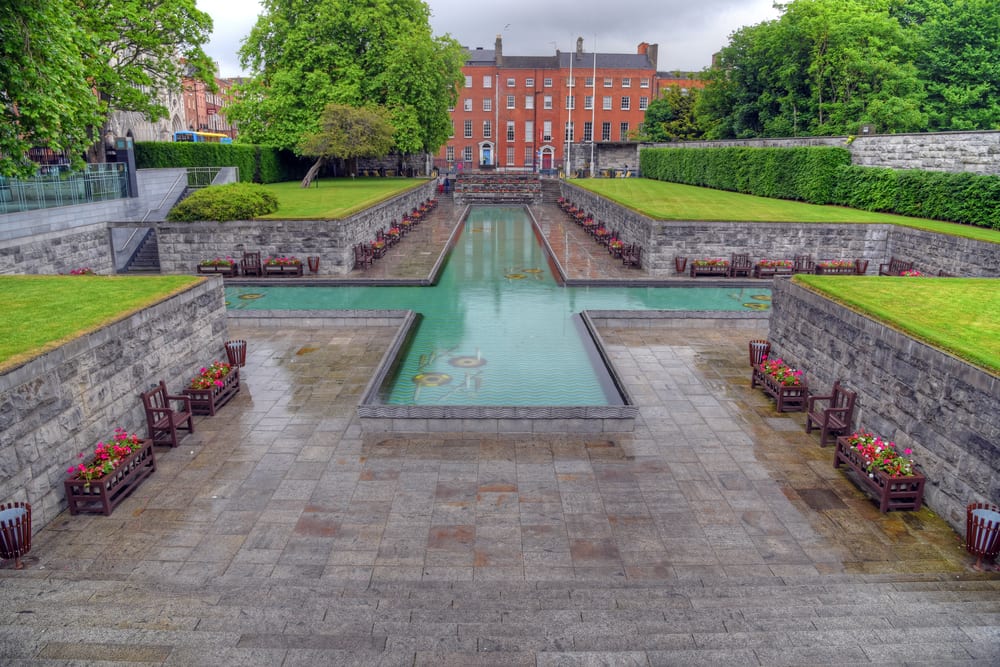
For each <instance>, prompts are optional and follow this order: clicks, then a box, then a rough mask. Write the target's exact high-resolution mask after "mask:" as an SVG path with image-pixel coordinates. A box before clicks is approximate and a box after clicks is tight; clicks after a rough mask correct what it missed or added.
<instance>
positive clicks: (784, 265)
mask: <svg viewBox="0 0 1000 667" xmlns="http://www.w3.org/2000/svg"><path fill="white" fill-rule="evenodd" d="M757 266H759V267H760V268H762V269H790V268H792V260H790V259H762V260H760V261H759V262H757Z"/></svg>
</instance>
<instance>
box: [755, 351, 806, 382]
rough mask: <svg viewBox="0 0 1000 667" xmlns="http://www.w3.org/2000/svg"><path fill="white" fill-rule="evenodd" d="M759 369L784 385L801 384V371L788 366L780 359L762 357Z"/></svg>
mask: <svg viewBox="0 0 1000 667" xmlns="http://www.w3.org/2000/svg"><path fill="white" fill-rule="evenodd" d="M760 369H761V370H762V371H763V372H764V373H765V374H767V375H770V376H771V377H772V378H774V379H775V381H776V382H778V383H779V384H782V385H784V386H786V387H797V386H799V385H801V384H802V371H800V370H796V369H794V368H792V367H790V366H788V365H787V364H786V363H785V362H784V361H782V360H781V359H768V358H767V357H764V360H763V361H762V362H760Z"/></svg>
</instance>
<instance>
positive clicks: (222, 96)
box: [183, 77, 237, 139]
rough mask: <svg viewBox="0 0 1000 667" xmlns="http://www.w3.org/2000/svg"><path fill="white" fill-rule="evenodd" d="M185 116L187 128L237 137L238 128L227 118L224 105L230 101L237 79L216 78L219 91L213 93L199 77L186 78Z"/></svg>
mask: <svg viewBox="0 0 1000 667" xmlns="http://www.w3.org/2000/svg"><path fill="white" fill-rule="evenodd" d="M183 83H184V116H185V119H186V121H187V125H186V129H189V130H197V131H200V132H218V133H219V134H226V135H229V137H230V138H232V139H235V138H236V133H237V132H236V128H235V127H233V125H231V124H230V123H229V121H228V120H226V116H225V114H224V113H222V107H223V105H225V104H226V103H228V102H229V100H230V97H231V89H232V87H233V84H235V83H236V80H235V79H220V78H219V77H216V78H215V86H216V88H217V89H218V92H215V93H213V92H212V91H210V90H209V89H208V86H206V85H205V82H204V81H199V80H198V79H190V78H185V79H184V82H183Z"/></svg>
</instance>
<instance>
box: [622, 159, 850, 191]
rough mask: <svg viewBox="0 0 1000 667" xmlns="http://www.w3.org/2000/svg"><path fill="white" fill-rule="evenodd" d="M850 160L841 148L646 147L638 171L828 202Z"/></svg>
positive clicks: (650, 175)
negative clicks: (839, 171) (841, 171)
mask: <svg viewBox="0 0 1000 667" xmlns="http://www.w3.org/2000/svg"><path fill="white" fill-rule="evenodd" d="M850 164H851V154H850V152H849V151H848V150H847V149H845V148H834V147H828V146H809V147H801V148H749V147H746V148H744V147H729V148H701V149H697V150H694V149H690V148H648V149H644V150H642V151H641V152H640V153H639V166H640V168H641V171H642V175H643V176H646V177H647V178H655V179H657V180H661V181H671V182H674V183H686V184H688V185H699V186H702V187H710V188H717V189H719V190H731V191H733V192H741V193H743V194H752V195H759V196H761V197H774V198H777V199H794V200H798V201H805V202H809V203H810V204H829V203H831V202H832V201H833V190H834V187H835V185H836V182H837V176H836V174H837V170H838V169H839V168H840V167H842V166H846V165H850Z"/></svg>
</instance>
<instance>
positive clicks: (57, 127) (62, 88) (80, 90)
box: [0, 0, 104, 176]
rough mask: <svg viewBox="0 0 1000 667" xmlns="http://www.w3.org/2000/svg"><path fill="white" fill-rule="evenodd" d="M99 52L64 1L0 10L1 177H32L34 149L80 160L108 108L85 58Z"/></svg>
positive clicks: (32, 0) (37, 0) (30, 1)
mask: <svg viewBox="0 0 1000 667" xmlns="http://www.w3.org/2000/svg"><path fill="white" fill-rule="evenodd" d="M95 51H96V45H95V44H94V42H93V40H92V38H91V35H89V34H87V33H85V32H82V31H80V30H78V29H77V26H76V21H75V19H74V12H73V5H72V3H71V2H68V1H67V0H20V1H19V2H17V3H9V2H5V3H3V5H2V7H0V55H2V60H3V67H0V98H2V114H3V115H2V125H0V174H3V175H5V176H30V175H32V174H33V173H34V172H35V169H36V165H34V164H33V163H32V162H30V161H29V160H28V158H27V153H28V150H29V149H30V148H33V147H35V146H40V147H47V148H51V149H52V150H54V151H57V152H59V151H66V152H67V154H69V155H71V156H73V158H74V159H75V160H76V161H77V162H78V163H82V154H83V152H84V150H86V147H87V146H88V145H90V144H91V143H92V138H93V128H94V126H95V125H97V124H99V122H100V119H101V116H102V113H103V111H104V105H103V104H102V103H101V101H100V100H99V99H98V98H97V96H96V95H94V93H93V90H92V89H91V87H90V85H89V84H88V82H87V76H86V74H87V73H86V70H85V68H84V58H85V57H92V56H93V54H94V53H95Z"/></svg>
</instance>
